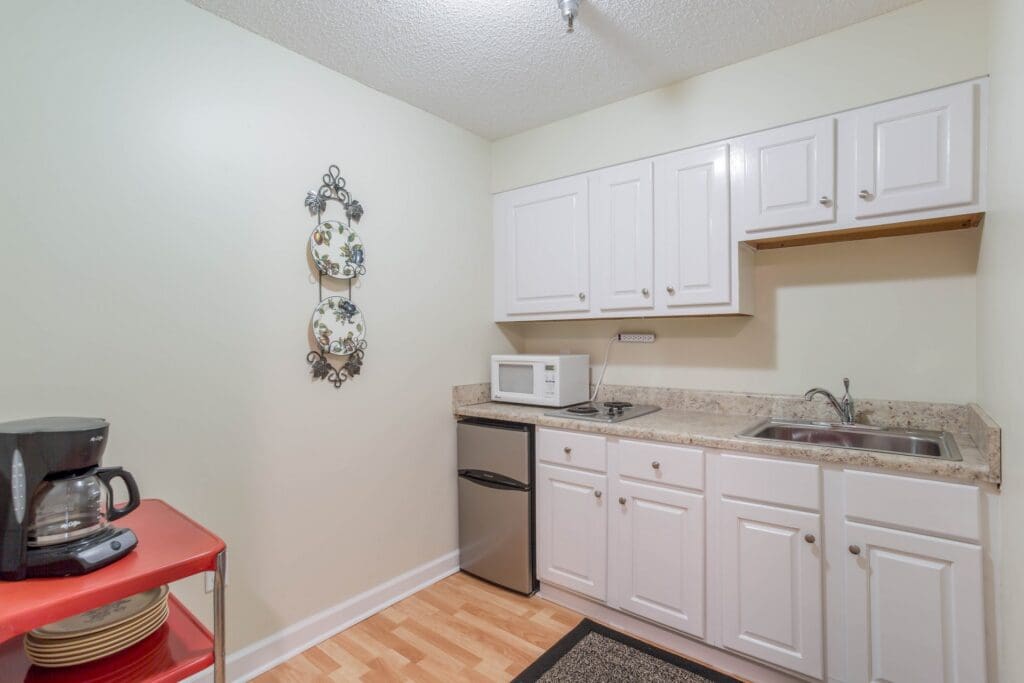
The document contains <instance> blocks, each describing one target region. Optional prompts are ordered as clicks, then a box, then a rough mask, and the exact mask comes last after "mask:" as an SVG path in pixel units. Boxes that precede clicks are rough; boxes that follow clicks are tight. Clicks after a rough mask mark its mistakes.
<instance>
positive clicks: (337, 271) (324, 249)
mask: <svg viewBox="0 0 1024 683" xmlns="http://www.w3.org/2000/svg"><path fill="white" fill-rule="evenodd" d="M309 251H310V253H311V254H313V263H315V264H316V267H317V268H318V269H319V270H320V272H321V273H323V274H324V275H329V276H330V277H336V278H338V279H340V280H347V279H349V278H353V277H355V276H357V275H363V274H365V273H366V266H365V265H364V263H363V259H364V253H363V241H362V240H361V239H360V238H359V234H358V233H357V232H356V231H355V230H353V229H352V228H350V227H348V226H347V225H344V224H342V223H341V222H340V221H324V222H323V223H321V224H320V225H318V226H316V228H314V229H313V234H311V235H310V236H309Z"/></svg>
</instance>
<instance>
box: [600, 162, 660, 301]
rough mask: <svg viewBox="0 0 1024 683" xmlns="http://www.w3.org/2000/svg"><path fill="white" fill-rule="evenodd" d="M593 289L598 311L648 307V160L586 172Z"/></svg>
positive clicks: (650, 245) (650, 217)
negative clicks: (587, 175) (588, 175)
mask: <svg viewBox="0 0 1024 683" xmlns="http://www.w3.org/2000/svg"><path fill="white" fill-rule="evenodd" d="M589 181H590V253H591V264H592V270H591V272H592V273H593V292H594V298H595V302H596V306H597V307H598V308H599V309H600V310H602V311H621V310H644V309H650V308H653V307H654V297H653V296H652V291H653V289H654V216H653V201H654V188H653V182H652V176H651V162H650V161H638V162H636V163H632V164H623V165H621V166H613V167H611V168H606V169H604V170H601V171H597V172H595V173H592V174H590V177H589Z"/></svg>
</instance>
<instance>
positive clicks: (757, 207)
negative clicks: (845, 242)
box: [741, 117, 836, 236]
mask: <svg viewBox="0 0 1024 683" xmlns="http://www.w3.org/2000/svg"><path fill="white" fill-rule="evenodd" d="M741 144H742V145H743V150H744V157H745V160H746V161H745V164H744V184H743V205H744V207H745V208H746V211H745V216H744V228H745V230H746V232H747V233H748V234H749V235H751V236H756V235H757V234H758V233H759V232H762V231H768V230H772V229H778V228H791V227H795V226H800V225H816V224H819V223H831V222H833V221H835V219H836V205H835V197H836V159H835V149H836V120H835V119H834V118H832V117H826V118H823V119H817V120H815V121H807V122H805V123H797V124H793V125H791V126H785V127H783V128H776V129H774V130H769V131H765V132H763V133H756V134H754V135H749V136H747V137H745V138H743V140H742V141H741Z"/></svg>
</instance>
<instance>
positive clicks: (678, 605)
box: [611, 480, 704, 638]
mask: <svg viewBox="0 0 1024 683" xmlns="http://www.w3.org/2000/svg"><path fill="white" fill-rule="evenodd" d="M615 495H616V496H617V500H616V501H615V502H614V503H613V506H614V507H615V508H617V510H614V511H613V514H615V515H616V520H617V528H618V543H616V544H615V549H614V553H613V554H612V557H611V560H612V562H613V563H614V566H615V567H616V571H615V573H614V576H615V577H616V583H617V588H618V590H617V595H618V602H619V607H620V608H621V609H624V610H626V611H628V612H633V613H634V614H638V615H640V616H642V617H646V618H648V619H650V620H652V621H655V622H658V623H660V624H664V625H665V626H668V627H670V628H674V629H676V630H679V631H683V632H685V633H689V634H690V635H693V636H696V637H698V638H703V637H704V496H702V495H700V494H695V493H685V492H683V491H673V490H669V489H664V488H659V487H655V486H645V485H643V484H636V483H632V482H625V481H621V480H620V481H618V482H617V483H616V490H615Z"/></svg>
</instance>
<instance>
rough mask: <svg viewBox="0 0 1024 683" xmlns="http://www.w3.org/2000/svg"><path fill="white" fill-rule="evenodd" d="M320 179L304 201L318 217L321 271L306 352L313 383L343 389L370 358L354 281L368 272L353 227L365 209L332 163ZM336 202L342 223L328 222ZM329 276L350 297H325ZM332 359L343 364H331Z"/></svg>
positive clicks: (314, 245)
mask: <svg viewBox="0 0 1024 683" xmlns="http://www.w3.org/2000/svg"><path fill="white" fill-rule="evenodd" d="M321 180H322V182H321V184H320V187H319V188H318V189H317V190H316V191H315V192H307V193H306V200H305V205H306V209H307V210H308V211H309V214H310V215H311V216H313V217H315V218H316V227H315V228H314V229H313V234H312V235H311V236H310V248H311V252H312V256H313V263H314V265H315V266H316V268H317V270H318V280H317V283H318V289H319V300H320V302H319V303H318V304H317V307H316V309H314V312H313V319H312V322H311V325H312V330H313V341H314V344H315V345H316V348H314V349H312V350H310V351H309V353H307V354H306V363H307V364H308V365H309V371H310V374H311V376H312V379H313V380H316V381H327V382H330V383H331V384H333V385H334V387H335V388H340V387H341V386H342V385H343V384H345V382H347V381H348V380H350V379H352V378H353V377H356V376H358V375H359V374H360V372H361V371H362V368H363V359H364V358H365V356H366V338H365V332H366V328H365V322H364V320H363V312H362V311H361V310H360V309H359V308H358V307H357V306H356V304H355V302H353V301H352V280H354V279H355V278H357V277H359V276H361V275H364V274H365V273H366V253H365V247H364V246H363V243H362V240H361V239H360V238H359V236H358V234H357V233H356V232H355V231H354V230H353V229H352V223H353V222H355V223H358V222H359V220H360V219H361V218H362V217H363V205H362V204H360V203H359V201H358V200H356V199H354V198H353V197H352V195H351V193H350V192H349V191H348V188H346V187H345V179H344V178H342V177H341V169H339V168H338V166H336V165H334V164H332V165H331V166H330V167H329V168H328V169H327V173H325V174H324V175H323V177H322V178H321ZM331 202H335V203H336V204H337V205H338V207H339V208H340V209H341V210H342V212H343V213H344V220H343V221H342V220H324V214H325V213H326V212H327V210H328V208H329V207H331V206H333V205H332V204H331ZM324 277H330V278H337V279H345V280H348V296H347V297H342V296H330V297H327V298H324V295H323V279H324ZM329 356H339V357H342V358H344V360H343V361H340V362H339V361H335V362H332V361H331V359H330V358H329Z"/></svg>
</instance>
